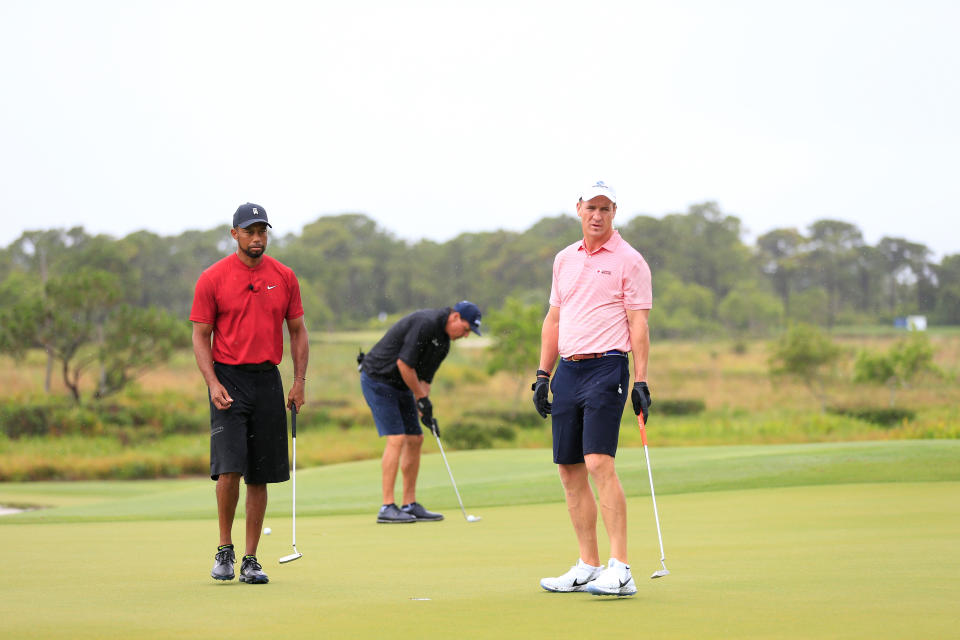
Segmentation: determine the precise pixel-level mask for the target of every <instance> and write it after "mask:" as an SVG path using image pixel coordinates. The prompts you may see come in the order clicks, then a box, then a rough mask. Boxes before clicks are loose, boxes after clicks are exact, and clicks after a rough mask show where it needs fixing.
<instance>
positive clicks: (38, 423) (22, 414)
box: [0, 404, 52, 440]
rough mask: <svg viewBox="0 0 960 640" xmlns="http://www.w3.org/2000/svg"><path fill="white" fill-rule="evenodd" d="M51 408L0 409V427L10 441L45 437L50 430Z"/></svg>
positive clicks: (21, 407)
mask: <svg viewBox="0 0 960 640" xmlns="http://www.w3.org/2000/svg"><path fill="white" fill-rule="evenodd" d="M51 413H52V412H51V408H50V407H49V406H45V405H41V404H27V405H15V404H7V405H4V406H2V407H0V427H2V430H3V433H5V434H6V435H7V437H8V438H10V439H11V440H15V439H17V438H20V437H23V436H40V435H45V434H47V433H48V432H49V430H50V418H51Z"/></svg>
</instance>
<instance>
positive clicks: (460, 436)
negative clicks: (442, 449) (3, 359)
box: [440, 422, 517, 449]
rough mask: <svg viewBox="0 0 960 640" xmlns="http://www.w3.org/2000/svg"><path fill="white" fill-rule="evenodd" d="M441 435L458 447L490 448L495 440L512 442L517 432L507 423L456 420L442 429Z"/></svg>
mask: <svg viewBox="0 0 960 640" xmlns="http://www.w3.org/2000/svg"><path fill="white" fill-rule="evenodd" d="M440 434H441V437H442V438H443V439H444V441H445V442H449V443H450V445H451V446H453V447H454V448H456V449H489V448H491V447H492V446H493V441H494V440H504V441H507V442H512V441H514V440H516V438H517V433H516V431H514V430H513V427H511V426H509V425H506V424H495V423H484V422H454V423H452V424H451V425H450V426H449V427H447V428H443V427H441V429H440Z"/></svg>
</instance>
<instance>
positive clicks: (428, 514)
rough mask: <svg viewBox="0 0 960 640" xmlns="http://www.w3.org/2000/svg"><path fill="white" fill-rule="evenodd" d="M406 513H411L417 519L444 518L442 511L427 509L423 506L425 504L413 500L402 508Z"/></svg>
mask: <svg viewBox="0 0 960 640" xmlns="http://www.w3.org/2000/svg"><path fill="white" fill-rule="evenodd" d="M401 511H403V512H404V513H409V514H410V515H412V516H413V517H414V518H416V519H417V520H427V521H429V520H434V521H436V520H443V514H442V513H434V512H433V511H427V510H426V509H424V508H423V505H422V504H420V503H419V502H411V503H410V504H405V505H403V508H402V509H401Z"/></svg>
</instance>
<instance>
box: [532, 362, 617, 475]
mask: <svg viewBox="0 0 960 640" xmlns="http://www.w3.org/2000/svg"><path fill="white" fill-rule="evenodd" d="M627 365H628V363H627V358H626V356H605V357H603V358H596V359H594V360H580V361H579V362H570V361H567V360H561V361H560V365H559V366H558V367H557V372H556V373H555V374H554V376H553V380H552V381H551V383H550V390H551V391H553V412H552V415H553V461H554V462H555V463H557V464H578V463H581V462H583V456H584V454H587V453H604V454H606V455H608V456H616V454H617V442H618V440H619V439H620V418H621V417H622V416H623V407H624V406H625V404H626V401H627V396H628V395H629V389H628V388H627V385H628V384H629V382H630V372H629V367H628V366H627Z"/></svg>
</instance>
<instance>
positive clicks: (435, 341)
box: [359, 300, 480, 523]
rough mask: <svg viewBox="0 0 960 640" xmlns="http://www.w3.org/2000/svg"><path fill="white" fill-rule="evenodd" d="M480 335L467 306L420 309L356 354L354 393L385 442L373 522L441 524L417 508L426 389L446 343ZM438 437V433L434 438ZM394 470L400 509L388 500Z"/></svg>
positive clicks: (427, 420)
mask: <svg viewBox="0 0 960 640" xmlns="http://www.w3.org/2000/svg"><path fill="white" fill-rule="evenodd" d="M471 331H473V332H474V333H476V334H477V335H480V309H478V308H477V305H475V304H473V303H472V302H467V301H466V300H464V301H463V302H458V303H457V304H456V305H455V306H454V307H453V308H450V307H447V308H445V309H421V310H420V311H415V312H413V313H411V314H410V315H408V316H406V317H404V318H402V319H401V320H399V321H398V322H397V323H396V324H395V325H393V326H392V327H390V329H389V330H388V331H387V333H386V334H384V336H383V338H381V339H380V342H378V343H377V344H376V345H374V347H373V348H372V349H370V353H367V354H366V355H364V354H361V356H360V358H359V360H360V388H361V389H362V390H363V397H364V399H365V400H366V401H367V405H369V407H370V411H371V412H372V413H373V421H374V422H375V423H376V425H377V432H378V433H379V434H380V435H381V436H383V437H386V439H387V444H386V447H385V448H384V450H383V458H382V460H381V470H382V473H381V475H382V483H383V506H381V507H380V511H379V512H378V513H377V522H380V523H399V522H416V521H417V520H443V516H442V515H441V514H439V513H433V512H430V511H427V510H426V509H424V508H423V505H421V504H420V503H419V502H417V498H416V491H417V474H418V473H419V471H420V450H421V448H422V447H423V430H422V429H421V428H420V425H419V424H418V423H417V416H418V415H419V417H420V422H422V423H423V424H424V426H426V427H427V428H428V429H431V430H432V429H435V428H436V426H435V423H434V421H433V405H432V404H431V403H430V385H431V383H432V382H433V376H434V374H436V372H437V369H438V368H440V363H441V362H443V359H444V358H445V357H447V353H448V352H449V351H450V341H451V340H458V339H460V338H464V337H466V336H467V335H469V334H470V332H471ZM437 435H438V436H439V433H437ZM397 469H400V471H402V472H403V502H402V503H401V504H402V505H403V507H398V506H397V504H396V500H395V499H394V485H395V484H396V480H397Z"/></svg>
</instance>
